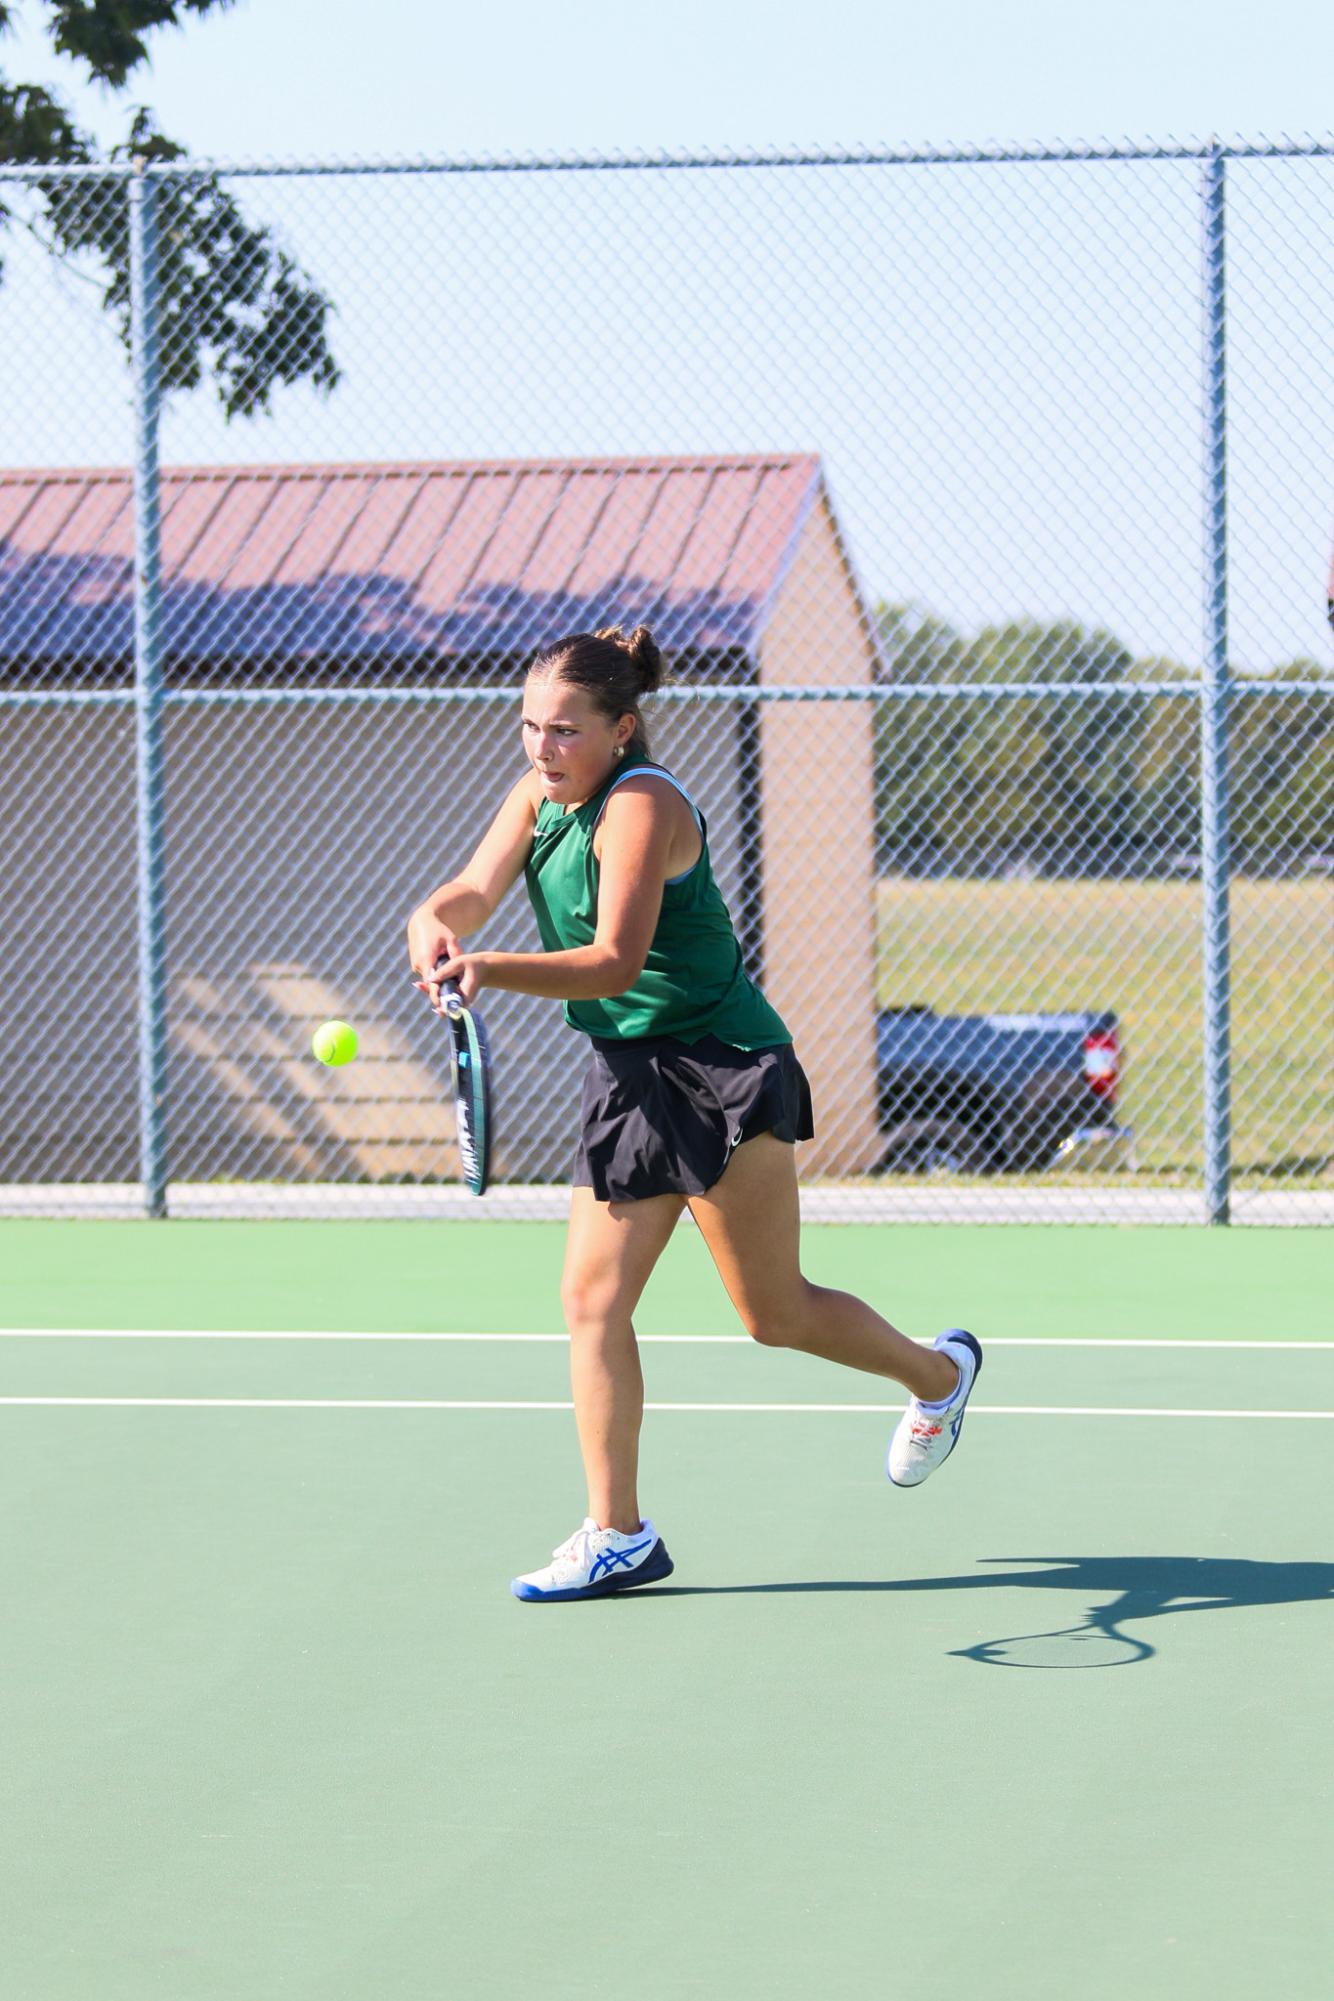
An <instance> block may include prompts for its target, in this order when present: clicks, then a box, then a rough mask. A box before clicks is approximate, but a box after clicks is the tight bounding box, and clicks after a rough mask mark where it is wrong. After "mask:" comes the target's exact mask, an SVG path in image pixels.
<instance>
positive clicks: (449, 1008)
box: [440, 980, 468, 1021]
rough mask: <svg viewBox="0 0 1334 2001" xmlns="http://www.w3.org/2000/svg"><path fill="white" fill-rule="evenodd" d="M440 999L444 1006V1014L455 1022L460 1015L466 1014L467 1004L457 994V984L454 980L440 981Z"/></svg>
mask: <svg viewBox="0 0 1334 2001" xmlns="http://www.w3.org/2000/svg"><path fill="white" fill-rule="evenodd" d="M440 999H441V1002H442V1003H443V1005H444V1010H445V1013H446V1014H447V1015H450V1016H452V1017H453V1019H454V1020H455V1021H457V1020H458V1017H459V1016H460V1015H461V1014H464V1013H466V1012H467V1006H468V1003H467V1002H466V1001H465V1000H464V998H463V995H462V994H461V993H460V992H459V989H458V982H457V981H455V980H441V982H440Z"/></svg>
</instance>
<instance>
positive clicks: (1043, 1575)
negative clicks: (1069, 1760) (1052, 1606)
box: [635, 1556, 1334, 1669]
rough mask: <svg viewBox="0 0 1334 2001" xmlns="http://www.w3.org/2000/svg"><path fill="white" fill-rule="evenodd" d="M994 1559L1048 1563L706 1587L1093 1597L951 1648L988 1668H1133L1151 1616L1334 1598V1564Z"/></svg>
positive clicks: (1146, 1646) (672, 1591) (668, 1591)
mask: <svg viewBox="0 0 1334 2001" xmlns="http://www.w3.org/2000/svg"><path fill="white" fill-rule="evenodd" d="M983 1560H984V1561H985V1562H987V1563H1005V1564H1015V1563H1023V1564H1032V1565H1042V1566H1045V1567H1044V1568H1041V1569H1024V1570H1014V1569H1008V1570H987V1571H985V1572H983V1573H981V1574H980V1575H979V1574H977V1573H970V1574H968V1575H967V1576H962V1577H895V1578H864V1579H856V1580H853V1579H843V1580H837V1579H832V1578H831V1579H828V1580H823V1579H822V1580H819V1581H812V1582H808V1583H790V1584H738V1585H715V1586H707V1585H705V1586H697V1587H693V1590H702V1591H705V1592H708V1591H710V1590H713V1591H727V1592H732V1591H736V1592H765V1593H768V1592H813V1591H893V1592H916V1591H994V1590H998V1589H999V1590H1011V1589H1014V1588H1015V1587H1021V1588H1022V1589H1024V1590H1032V1591H1068V1592H1075V1593H1078V1594H1079V1596H1080V1597H1081V1598H1083V1599H1085V1600H1087V1599H1089V1598H1095V1599H1098V1598H1101V1599H1102V1600H1103V1601H1104V1602H1103V1603H1101V1604H1093V1605H1089V1604H1087V1603H1086V1604H1085V1605H1084V1607H1083V1608H1082V1617H1081V1618H1080V1619H1079V1620H1078V1621H1077V1622H1076V1623H1075V1624H1074V1625H1069V1626H1061V1627H1058V1628H1057V1629H1055V1630H1053V1631H1051V1632H1044V1633H1016V1634H1013V1635H1011V1636H1009V1637H1006V1638H1002V1639H995V1640H981V1641H979V1642H978V1643H977V1644H976V1645H975V1646H971V1647H956V1648H953V1649H952V1650H951V1651H952V1652H953V1653H955V1654H956V1655H957V1656H958V1657H959V1658H960V1659H963V1660H972V1661H978V1662H979V1663H981V1664H982V1665H983V1666H985V1667H1024V1668H1054V1669H1065V1668H1081V1667H1082V1668H1089V1667H1129V1666H1132V1665H1134V1664H1136V1663H1138V1662H1142V1661H1147V1660H1151V1659H1152V1658H1153V1656H1154V1654H1155V1653H1156V1652H1157V1649H1156V1648H1155V1647H1154V1646H1151V1645H1150V1643H1149V1642H1148V1641H1147V1640H1146V1639H1144V1638H1142V1637H1141V1636H1140V1635H1139V1634H1133V1635H1132V1634H1129V1633H1125V1632H1123V1631H1122V1630H1121V1628H1122V1627H1123V1626H1125V1625H1129V1624H1134V1625H1139V1624H1141V1623H1142V1622H1144V1621H1146V1620H1149V1619H1162V1618H1166V1617H1168V1616H1174V1615H1176V1614H1178V1613H1185V1612H1230V1611H1236V1610H1240V1609H1241V1608H1242V1607H1244V1606H1263V1605H1297V1604H1303V1603H1307V1602H1310V1601H1312V1600H1316V1599H1322V1598H1328V1599H1334V1563H1265V1562H1260V1561H1254V1560H1251V1559H1249V1558H1242V1557H1236V1558H1233V1557H1212V1556H1031V1557H1030V1556H1026V1557H988V1558H985V1559H983ZM691 1594H692V1587H691V1586H689V1585H677V1586H672V1585H670V1584H668V1585H663V1586H661V1587H659V1588H657V1589H654V1590H649V1591H645V1592H643V1593H637V1594H635V1595H637V1596H643V1597H649V1596H652V1597H666V1596H681V1597H684V1596H687V1595H691Z"/></svg>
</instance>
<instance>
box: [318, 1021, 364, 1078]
mask: <svg viewBox="0 0 1334 2001" xmlns="http://www.w3.org/2000/svg"><path fill="white" fill-rule="evenodd" d="M310 1046H311V1048H312V1049H313V1050H314V1052H315V1054H316V1055H317V1056H318V1057H319V1059H320V1062H321V1063H327V1064H329V1065H330V1066H331V1067H332V1068H336V1067H337V1066H338V1065H339V1064H340V1063H350V1062H351V1061H352V1058H353V1057H354V1056H355V1055H356V1053H357V1031H356V1029H355V1028H353V1026H352V1024H351V1022H349V1021H325V1022H321V1023H320V1026H319V1027H318V1028H317V1029H316V1030H315V1033H314V1035H312V1036H311V1038H310Z"/></svg>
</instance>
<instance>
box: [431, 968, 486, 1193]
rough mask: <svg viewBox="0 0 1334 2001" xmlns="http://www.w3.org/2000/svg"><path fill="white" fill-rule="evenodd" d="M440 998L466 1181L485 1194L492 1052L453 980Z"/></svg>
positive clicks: (442, 988) (442, 989)
mask: <svg viewBox="0 0 1334 2001" xmlns="http://www.w3.org/2000/svg"><path fill="white" fill-rule="evenodd" d="M440 999H441V1001H442V1002H443V1004H444V1009H445V1025H446V1027H447V1028H448V1030H449V1067H450V1074H451V1078H452V1081H453V1085H454V1114H455V1118H456V1120H457V1124H458V1137H459V1160H460V1162H461V1163H462V1167H463V1180H464V1184H465V1186H466V1187H468V1188H469V1189H470V1190H471V1191H472V1193H473V1194H474V1195H484V1194H485V1193H486V1184H487V1182H488V1180H489V1179H490V1176H491V1052H490V1050H489V1049H488V1047H487V1041H486V1030H485V1028H484V1027H483V1026H482V1021H481V1017H480V1016H479V1015H478V1014H476V1013H475V1012H474V1011H473V1009H472V1008H470V1007H466V1006H465V1005H464V1001H463V996H462V994H461V993H460V992H459V990H458V988H457V986H456V985H455V984H454V982H453V980H442V981H441V983H440Z"/></svg>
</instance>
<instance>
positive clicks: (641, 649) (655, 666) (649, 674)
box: [594, 625, 662, 695]
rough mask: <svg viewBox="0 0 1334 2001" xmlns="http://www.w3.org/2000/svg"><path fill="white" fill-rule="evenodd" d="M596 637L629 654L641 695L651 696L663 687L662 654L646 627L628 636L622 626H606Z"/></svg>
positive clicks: (641, 627) (643, 626) (640, 627)
mask: <svg viewBox="0 0 1334 2001" xmlns="http://www.w3.org/2000/svg"><path fill="white" fill-rule="evenodd" d="M594 637H595V638H597V639H609V640H611V642H612V644H613V645H614V646H619V647H620V648H621V649H622V651H623V652H625V653H628V654H629V656H630V658H631V660H632V661H633V663H634V668H635V674H636V677H637V679H638V681H639V691H640V693H641V694H643V695H651V694H652V693H653V691H654V689H655V688H659V687H661V686H662V653H661V651H660V649H659V646H658V642H657V640H656V639H655V638H654V637H653V634H652V633H651V632H650V631H649V629H648V627H647V626H646V625H637V626H636V627H635V629H634V631H633V632H632V633H630V634H629V635H628V636H627V635H626V632H625V630H624V628H623V627H622V626H619V625H604V626H602V627H601V629H600V630H599V631H598V632H597V633H595V634H594Z"/></svg>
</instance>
